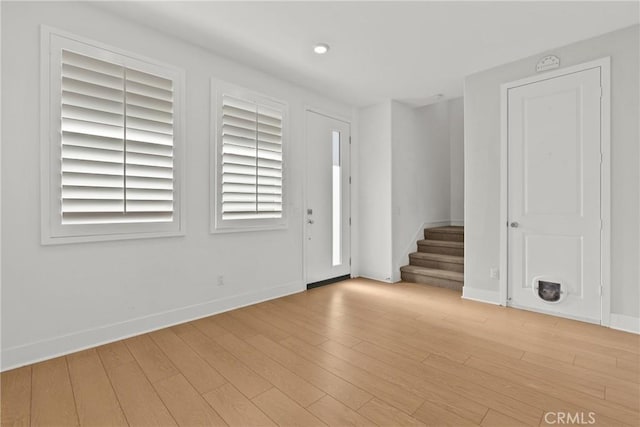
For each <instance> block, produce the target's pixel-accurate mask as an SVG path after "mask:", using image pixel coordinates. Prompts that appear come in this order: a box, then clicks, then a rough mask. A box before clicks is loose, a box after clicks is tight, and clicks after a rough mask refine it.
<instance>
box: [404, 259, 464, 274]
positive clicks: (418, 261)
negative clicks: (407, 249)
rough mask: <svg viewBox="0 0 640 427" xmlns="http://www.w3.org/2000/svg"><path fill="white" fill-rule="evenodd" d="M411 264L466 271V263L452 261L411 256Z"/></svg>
mask: <svg viewBox="0 0 640 427" xmlns="http://www.w3.org/2000/svg"><path fill="white" fill-rule="evenodd" d="M409 264H411V265H417V266H420V267H427V268H437V269H438V270H447V271H457V272H460V273H463V272H464V264H456V263H452V262H442V261H433V260H430V259H422V258H418V257H409Z"/></svg>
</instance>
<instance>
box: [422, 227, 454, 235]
mask: <svg viewBox="0 0 640 427" xmlns="http://www.w3.org/2000/svg"><path fill="white" fill-rule="evenodd" d="M425 230H431V231H437V232H438V233H450V234H464V227H459V226H455V225H448V226H445V227H432V228H425Z"/></svg>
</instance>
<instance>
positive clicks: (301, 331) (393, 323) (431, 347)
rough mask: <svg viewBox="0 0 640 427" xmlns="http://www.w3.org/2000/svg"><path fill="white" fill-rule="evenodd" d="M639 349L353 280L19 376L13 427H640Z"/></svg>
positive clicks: (633, 343)
mask: <svg viewBox="0 0 640 427" xmlns="http://www.w3.org/2000/svg"><path fill="white" fill-rule="evenodd" d="M639 347H640V338H639V337H638V336H637V335H632V334H627V333H623V332H619V331H615V330H610V329H606V328H601V327H598V326H594V325H589V324H585V323H580V322H574V321H569V320H565V319H559V318H554V317H550V316H544V315H539V314H534V313H529V312H525V311H518V310H513V309H505V308H501V307H495V306H491V305H486V304H480V303H475V302H471V301H465V300H461V299H460V295H459V293H456V292H455V291H450V290H447V289H439V288H432V287H429V286H425V285H416V284H408V283H406V284H396V285H387V284H381V283H377V282H372V281H367V280H350V281H347V282H343V283H340V284H335V285H331V286H325V287H322V288H317V289H314V290H312V291H308V292H304V293H300V294H296V295H293V296H289V297H285V298H280V299H277V300H274V301H271V302H266V303H262V304H257V305H254V306H251V307H247V308H242V309H239V310H235V311H232V312H228V313H225V314H221V315H217V316H213V317H209V318H206V319H202V320H198V321H194V322H190V323H186V324H183V325H179V326H175V327H172V328H168V329H163V330H160V331H157V332H153V333H149V334H145V335H141V336H138V337H135V338H131V339H127V340H123V341H119V342H116V343H113V344H109V345H105V346H101V347H98V348H95V349H91V350H87V351H82V352H79V353H75V354H72V355H69V356H66V357H60V358H57V359H53V360H49V361H46V362H42V363H37V364H34V365H31V366H26V367H23V368H20V369H15V370H12V371H8V372H5V373H3V374H2V377H1V378H2V425H3V426H5V425H6V426H9V425H29V424H31V425H52V426H71V425H78V424H80V425H86V426H95V425H126V424H130V425H141V426H172V425H176V424H177V425H182V426H196V425H207V426H217V425H232V426H243V427H244V426H267V425H269V426H271V425H274V424H277V425H285V426H293V425H298V426H305V427H307V426H315V425H325V424H326V425H333V426H347V425H380V426H400V425H425V424H426V425H453V426H466V425H482V426H518V425H540V424H545V422H549V423H555V425H558V424H560V423H558V422H557V421H558V418H557V415H555V414H551V415H547V417H546V419H545V416H544V414H545V413H547V412H554V413H556V412H563V413H570V414H572V416H575V415H574V414H581V413H582V414H583V415H582V418H581V419H582V421H584V422H588V421H590V418H589V412H592V413H594V414H593V415H592V416H593V417H594V418H595V420H596V422H597V424H598V425H612V426H613V425H615V426H618V425H632V426H638V425H640V418H639V412H638V411H639V410H640V408H639V406H640V390H639V389H640V386H639V365H640V356H639V354H640V348H639ZM565 419H566V418H565ZM574 420H575V418H574Z"/></svg>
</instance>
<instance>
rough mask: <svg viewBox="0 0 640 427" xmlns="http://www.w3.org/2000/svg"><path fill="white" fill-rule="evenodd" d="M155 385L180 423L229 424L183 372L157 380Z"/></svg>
mask: <svg viewBox="0 0 640 427" xmlns="http://www.w3.org/2000/svg"><path fill="white" fill-rule="evenodd" d="M153 386H154V388H155V389H156V391H157V392H158V394H159V395H160V398H161V399H162V401H163V402H164V404H165V406H166V407H167V408H169V412H171V415H173V417H174V418H175V420H176V421H177V422H178V424H179V425H181V426H226V425H227V423H225V422H224V420H223V419H222V418H221V417H220V415H218V413H217V412H216V411H214V410H213V408H212V407H211V406H210V405H209V404H208V403H207V402H206V401H205V400H204V399H203V398H202V396H200V394H198V392H197V391H196V389H195V388H193V386H192V385H191V384H189V382H188V381H187V379H186V378H185V377H184V376H182V375H181V374H178V375H174V376H172V377H169V378H165V379H162V380H159V381H156V382H155V383H153Z"/></svg>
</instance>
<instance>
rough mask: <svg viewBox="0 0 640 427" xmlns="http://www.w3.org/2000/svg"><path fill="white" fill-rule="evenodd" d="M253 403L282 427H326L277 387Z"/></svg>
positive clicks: (255, 399) (254, 399) (256, 398)
mask: <svg viewBox="0 0 640 427" xmlns="http://www.w3.org/2000/svg"><path fill="white" fill-rule="evenodd" d="M253 402H254V403H255V404H256V405H257V406H258V407H259V408H260V409H261V410H262V411H263V412H264V413H265V414H267V415H268V416H269V418H271V419H272V420H273V421H275V422H276V424H278V425H281V426H290V427H314V426H325V425H326V424H325V423H323V422H322V421H320V420H319V419H318V418H316V416H315V415H313V414H311V413H310V412H309V411H307V410H306V409H304V408H303V407H301V406H300V405H298V404H297V403H296V402H294V401H293V400H291V399H289V398H288V397H287V396H286V395H285V394H284V393H282V392H281V391H280V390H278V389H277V388H275V387H274V388H272V389H270V390H267V391H265V392H264V393H262V394H261V395H259V396H256V397H254V398H253Z"/></svg>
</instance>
